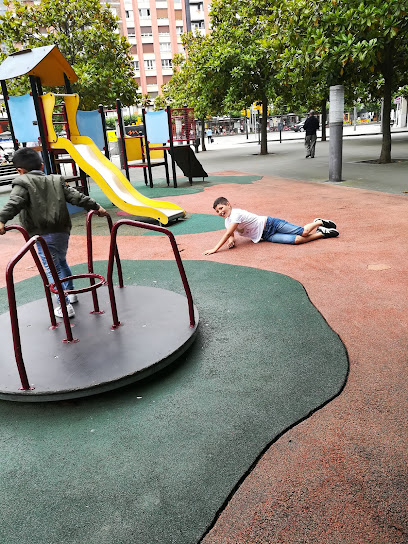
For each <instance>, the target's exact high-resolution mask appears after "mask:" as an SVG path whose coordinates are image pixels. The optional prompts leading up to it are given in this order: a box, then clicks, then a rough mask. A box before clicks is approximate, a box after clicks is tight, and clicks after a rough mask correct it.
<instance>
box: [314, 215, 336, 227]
mask: <svg viewBox="0 0 408 544" xmlns="http://www.w3.org/2000/svg"><path fill="white" fill-rule="evenodd" d="M316 221H321V222H322V223H323V225H322V226H323V227H326V229H335V228H336V227H337V225H336V223H335V222H334V221H332V220H331V219H320V217H316V219H314V220H313V223H316Z"/></svg>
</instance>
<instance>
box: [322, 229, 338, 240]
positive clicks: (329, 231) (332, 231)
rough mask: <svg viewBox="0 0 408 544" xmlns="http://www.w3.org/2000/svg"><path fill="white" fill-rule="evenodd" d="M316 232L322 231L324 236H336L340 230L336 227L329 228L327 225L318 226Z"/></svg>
mask: <svg viewBox="0 0 408 544" xmlns="http://www.w3.org/2000/svg"><path fill="white" fill-rule="evenodd" d="M316 232H321V233H322V234H323V238H336V236H338V235H339V231H338V230H336V229H327V228H326V227H317V229H316Z"/></svg>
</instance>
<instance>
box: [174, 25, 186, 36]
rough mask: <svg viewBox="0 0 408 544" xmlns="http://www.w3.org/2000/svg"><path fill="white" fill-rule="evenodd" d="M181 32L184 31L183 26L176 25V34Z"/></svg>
mask: <svg viewBox="0 0 408 544" xmlns="http://www.w3.org/2000/svg"><path fill="white" fill-rule="evenodd" d="M183 32H184V27H182V26H176V34H177V35H178V36H180V34H183Z"/></svg>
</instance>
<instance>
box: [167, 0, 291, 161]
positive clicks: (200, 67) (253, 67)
mask: <svg viewBox="0 0 408 544" xmlns="http://www.w3.org/2000/svg"><path fill="white" fill-rule="evenodd" d="M270 4H271V2H268V1H266V0H213V2H212V4H211V12H210V16H211V29H212V31H211V34H210V35H208V36H198V35H196V36H194V35H191V34H190V35H188V36H187V37H186V38H185V41H184V45H185V48H186V54H187V59H186V60H185V62H184V63H181V64H180V63H179V65H180V72H179V73H178V74H177V75H176V77H174V76H173V78H172V80H171V82H170V84H169V88H170V90H172V91H173V93H172V95H173V97H174V96H176V95H177V93H179V92H181V93H182V94H183V93H185V94H186V95H188V97H189V99H190V101H191V98H192V97H194V98H193V100H194V102H195V104H194V107H197V109H199V110H200V111H201V112H202V113H203V114H206V115H208V114H209V113H212V112H215V113H216V114H220V113H225V112H228V111H229V110H231V109H238V110H240V109H242V108H245V107H247V106H248V105H249V104H252V103H253V102H260V103H261V104H262V111H264V112H267V110H268V105H269V103H270V101H271V100H272V99H273V98H274V97H275V96H276V94H277V93H278V91H279V87H280V82H279V81H278V80H277V79H276V74H277V60H278V59H279V54H280V51H281V45H280V43H279V41H278V40H275V39H274V37H273V29H274V25H271V24H270V21H269V20H267V19H265V17H262V15H263V14H264V13H265V10H268V9H269V7H270ZM276 4H277V5H278V3H277V2H276ZM174 64H176V65H177V59H176V62H174V61H173V65H174ZM181 89H183V90H181ZM174 91H176V92H174ZM278 94H279V93H278ZM267 152H268V150H267V116H266V115H263V116H262V121H261V154H266V153H267Z"/></svg>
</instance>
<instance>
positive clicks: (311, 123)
mask: <svg viewBox="0 0 408 544" xmlns="http://www.w3.org/2000/svg"><path fill="white" fill-rule="evenodd" d="M303 129H304V130H305V132H306V136H313V135H314V134H316V131H317V130H318V129H319V119H318V118H317V117H315V116H314V115H312V116H310V117H308V118H307V119H306V121H305V123H304V125H303Z"/></svg>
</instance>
